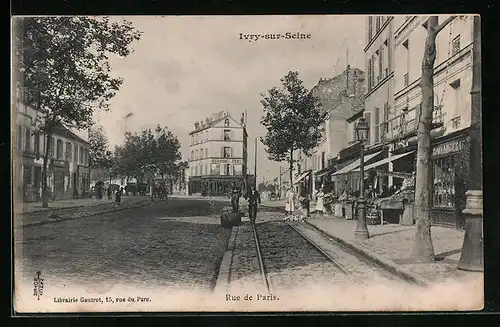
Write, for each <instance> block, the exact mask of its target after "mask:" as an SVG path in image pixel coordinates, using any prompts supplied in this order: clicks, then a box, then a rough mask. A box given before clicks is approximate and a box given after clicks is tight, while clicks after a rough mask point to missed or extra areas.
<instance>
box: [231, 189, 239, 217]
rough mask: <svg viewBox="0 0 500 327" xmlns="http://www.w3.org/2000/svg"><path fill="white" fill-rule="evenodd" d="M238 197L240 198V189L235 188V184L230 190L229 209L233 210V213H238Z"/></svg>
mask: <svg viewBox="0 0 500 327" xmlns="http://www.w3.org/2000/svg"><path fill="white" fill-rule="evenodd" d="M240 197H241V189H240V188H239V187H238V186H236V183H235V184H233V187H232V190H231V207H232V209H233V212H238V211H240Z"/></svg>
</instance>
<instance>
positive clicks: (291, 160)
mask: <svg viewBox="0 0 500 327" xmlns="http://www.w3.org/2000/svg"><path fill="white" fill-rule="evenodd" d="M292 187H293V148H291V149H290V188H292Z"/></svg>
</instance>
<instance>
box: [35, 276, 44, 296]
mask: <svg viewBox="0 0 500 327" xmlns="http://www.w3.org/2000/svg"><path fill="white" fill-rule="evenodd" d="M42 295H43V278H42V272H41V271H37V272H36V273H35V277H34V278H33V296H36V297H37V300H40V296H42Z"/></svg>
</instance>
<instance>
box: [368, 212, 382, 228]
mask: <svg viewBox="0 0 500 327" xmlns="http://www.w3.org/2000/svg"><path fill="white" fill-rule="evenodd" d="M379 222H380V215H379V214H378V213H368V214H367V215H366V223H367V224H368V225H377V224H379Z"/></svg>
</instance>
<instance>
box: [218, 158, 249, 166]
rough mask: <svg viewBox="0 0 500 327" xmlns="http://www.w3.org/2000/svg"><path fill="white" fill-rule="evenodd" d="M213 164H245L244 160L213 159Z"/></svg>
mask: <svg viewBox="0 0 500 327" xmlns="http://www.w3.org/2000/svg"><path fill="white" fill-rule="evenodd" d="M212 163H225V164H229V163H232V164H239V165H241V164H243V159H227V158H225V159H212Z"/></svg>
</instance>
